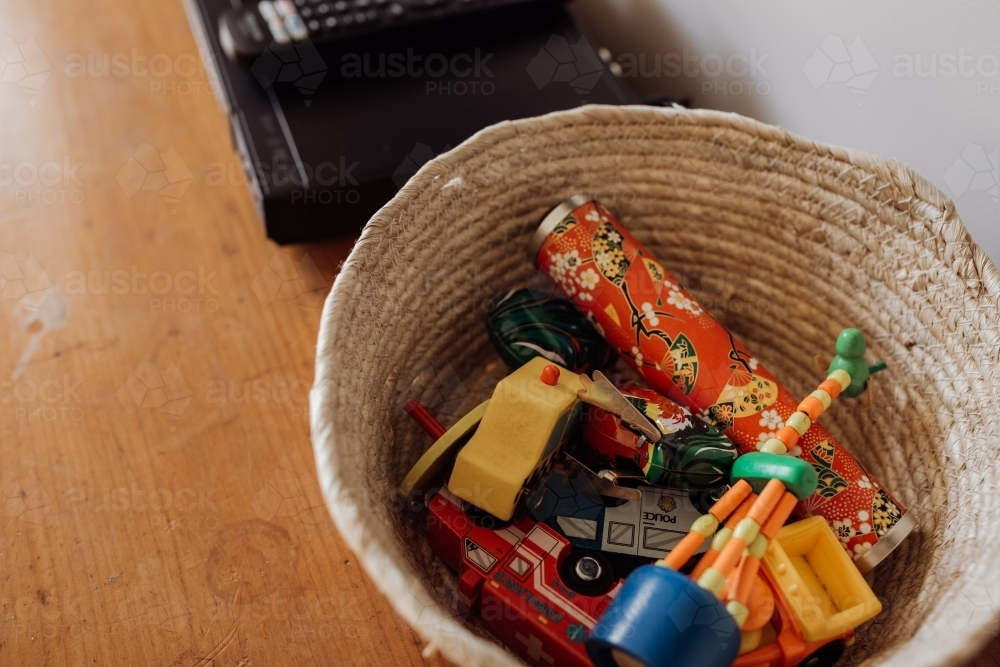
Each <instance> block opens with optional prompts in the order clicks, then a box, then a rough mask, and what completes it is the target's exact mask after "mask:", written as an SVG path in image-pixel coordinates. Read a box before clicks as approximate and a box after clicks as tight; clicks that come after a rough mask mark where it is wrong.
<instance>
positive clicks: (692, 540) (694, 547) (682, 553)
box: [663, 530, 705, 570]
mask: <svg viewBox="0 0 1000 667" xmlns="http://www.w3.org/2000/svg"><path fill="white" fill-rule="evenodd" d="M704 543H705V538H704V537H702V535H700V534H699V533H696V532H695V531H693V530H692V531H691V532H690V533H688V534H687V535H685V536H684V539H683V540H681V541H680V542H679V543H678V544H677V546H676V547H674V549H673V551H671V552H670V553H668V554H667V557H666V558H664V559H663V564H664V565H666V566H667V567H669V568H670V569H671V570H679V569H681V568H682V567H684V563H686V562H688V559H689V558H691V556H693V555H695V554H696V553H697V552H698V549H701V545H702V544H704Z"/></svg>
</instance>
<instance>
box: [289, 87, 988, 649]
mask: <svg viewBox="0 0 1000 667" xmlns="http://www.w3.org/2000/svg"><path fill="white" fill-rule="evenodd" d="M615 123H621V124H626V123H632V124H637V123H650V124H651V123H672V124H674V125H677V126H682V125H698V126H714V127H718V128H719V129H720V130H726V129H732V130H737V131H740V132H743V133H746V134H749V135H753V136H757V137H760V138H762V139H765V140H767V139H770V140H774V141H777V142H780V143H783V144H787V145H789V146H790V147H794V148H799V149H802V150H805V151H807V152H812V153H815V154H817V155H820V156H827V157H830V158H833V159H836V160H839V161H842V162H845V163H848V164H850V165H853V166H855V167H857V168H859V169H863V170H865V171H866V172H868V173H871V174H873V175H875V176H876V178H881V179H884V180H892V174H898V175H901V176H902V177H903V178H907V179H909V181H910V185H911V188H912V190H913V192H914V194H915V196H916V197H917V198H918V199H919V200H920V204H919V205H917V206H916V210H917V211H918V212H919V215H920V216H922V217H923V218H925V219H926V221H927V222H928V224H930V223H933V224H934V225H935V231H936V233H937V234H939V235H941V236H942V237H943V238H945V239H947V241H948V244H949V245H950V246H957V245H959V244H964V245H965V247H967V248H970V249H971V253H972V256H971V258H965V259H966V260H967V261H968V259H971V264H972V266H971V267H970V270H971V272H972V273H973V274H974V279H972V280H969V279H966V281H965V283H966V285H965V288H966V290H968V291H970V292H971V293H972V294H973V295H974V296H975V297H977V298H979V299H987V300H991V301H992V303H993V304H994V305H996V304H998V303H1000V271H998V270H997V267H996V266H995V265H994V263H993V262H992V260H991V259H990V258H989V257H988V256H987V255H986V253H985V252H984V251H983V250H982V249H981V248H980V247H979V246H978V245H977V244H976V243H975V242H974V241H973V240H972V238H971V236H970V235H969V233H968V230H967V229H966V227H965V225H964V223H963V222H962V221H961V219H960V218H959V216H958V215H957V213H956V212H955V206H954V203H953V202H952V201H951V199H950V198H949V197H948V196H947V195H946V194H944V193H943V192H942V191H941V190H940V189H939V188H937V187H936V186H935V185H933V184H932V183H931V182H930V181H928V180H927V179H926V178H924V177H923V176H921V175H920V174H918V173H916V172H915V171H913V170H912V169H911V168H910V167H908V166H906V165H903V164H900V163H899V162H897V161H896V160H887V159H885V158H881V157H878V156H875V155H872V154H870V153H866V152H864V151H860V150H857V149H853V148H847V147H842V146H836V145H831V144H825V143H820V142H816V141H813V140H810V139H807V138H804V137H802V136H800V135H798V134H796V133H793V132H791V131H789V130H786V129H784V128H782V127H780V126H775V125H769V124H766V123H762V122H760V121H757V120H755V119H752V118H748V117H746V116H742V115H739V114H736V113H731V112H722V111H714V110H691V109H684V108H682V107H678V106H676V105H675V106H674V107H672V108H662V107H648V106H639V105H635V106H609V105H587V106H583V107H579V108H576V109H572V110H567V111H556V112H552V113H548V114H545V115H542V116H536V117H533V118H526V119H520V120H513V121H503V122H500V123H497V124H494V125H491V126H488V127H486V128H483V129H482V130H479V131H478V132H476V133H475V134H474V135H472V136H471V137H469V138H468V139H466V140H465V141H463V142H462V143H461V144H459V145H458V146H456V147H455V148H453V149H451V150H450V151H447V152H446V153H442V154H441V155H439V156H437V157H435V158H434V159H432V160H430V161H429V162H427V163H426V164H424V165H423V166H422V167H421V168H420V169H419V170H418V171H417V173H416V174H415V175H414V176H413V177H411V178H410V180H409V181H408V182H407V183H406V184H405V185H404V186H403V188H402V189H400V190H399V192H398V193H397V194H396V195H395V196H394V197H393V198H392V199H391V200H390V201H389V202H387V203H386V204H384V205H383V206H382V207H381V208H380V209H379V210H378V211H377V212H376V213H375V214H374V215H373V216H372V218H371V219H370V221H369V222H368V223H367V225H365V227H364V229H363V230H362V232H361V235H360V237H359V239H358V241H357V242H356V244H355V245H354V247H353V248H352V250H351V253H350V255H349V256H348V258H347V260H346V261H345V262H344V264H343V266H342V268H341V270H340V272H339V273H338V275H337V276H336V278H335V280H334V284H333V288H332V289H331V291H330V294H329V295H328V297H327V299H326V302H325V304H324V307H323V311H322V315H321V320H320V329H319V335H318V343H317V353H316V366H315V379H314V384H313V387H312V389H311V390H310V400H309V403H310V426H311V437H312V442H313V448H314V455H315V459H316V469H317V475H318V478H319V482H320V488H321V490H322V492H323V496H324V499H325V502H326V504H327V508H328V510H329V512H330V514H331V516H332V518H333V521H334V523H335V524H336V526H337V529H338V531H339V532H340V535H341V537H342V538H343V539H344V541H345V542H346V543H347V545H348V546H349V547H350V548H351V550H352V551H353V552H354V553H355V554H356V556H357V558H358V560H359V561H360V563H361V565H362V567H364V569H365V571H366V572H367V573H368V575H369V576H370V577H371V579H372V582H373V583H374V584H375V586H376V588H377V589H378V590H379V592H380V593H382V594H383V595H384V596H386V597H388V598H389V599H390V600H391V601H392V602H393V606H394V607H395V609H396V612H397V613H398V614H400V616H401V617H402V618H403V619H404V620H405V621H406V622H407V624H408V625H409V626H410V627H411V628H413V629H414V631H416V632H417V634H418V635H420V636H421V638H422V639H424V640H425V641H427V642H428V646H427V648H426V649H425V651H424V655H425V656H427V655H429V654H431V653H433V652H435V651H440V652H441V653H443V654H444V655H445V657H447V658H449V659H450V660H452V661H455V662H456V663H457V664H463V665H466V664H467V665H473V664H475V665H478V664H484V665H485V664H503V665H510V666H511V667H513V666H515V665H519V664H521V663H520V662H519V661H518V660H517V659H516V658H513V657H512V656H511V655H510V654H509V653H507V652H506V651H504V650H503V649H501V648H500V647H499V646H498V645H496V644H495V643H493V642H489V641H487V640H485V639H482V638H479V637H476V636H475V635H473V634H472V633H471V632H469V631H468V630H467V629H465V628H464V627H463V626H462V624H460V623H457V622H456V621H454V619H453V618H452V616H451V615H449V614H447V613H445V612H444V611H443V610H441V609H438V608H437V606H438V605H437V603H436V602H434V601H433V600H432V598H431V597H430V595H429V594H428V593H427V592H426V590H424V589H423V586H422V585H419V581H418V579H417V577H416V576H415V574H414V573H413V571H412V569H411V568H409V567H407V566H405V565H404V566H401V565H400V564H399V563H397V562H395V561H393V560H391V559H390V558H388V557H387V556H386V554H385V553H384V551H383V550H382V549H381V547H380V546H379V545H378V543H377V540H376V539H375V538H373V536H372V535H371V533H370V531H368V530H367V529H366V527H365V525H364V523H363V522H362V521H358V520H356V518H355V516H354V515H352V514H345V513H344V512H343V511H342V508H343V506H342V504H340V503H339V502H338V499H339V498H340V495H341V493H342V492H343V490H344V481H345V479H346V478H345V477H344V471H343V470H342V469H341V468H340V467H339V466H338V465H337V464H336V462H335V461H334V456H333V453H334V452H335V448H336V438H337V435H336V433H335V432H334V430H333V419H332V417H331V416H330V415H329V410H324V407H325V402H326V400H327V397H328V396H329V394H330V392H331V390H332V388H333V387H335V386H336V379H337V369H336V368H335V367H334V365H333V364H331V363H328V359H329V358H330V357H331V356H332V355H331V352H332V350H333V348H334V347H335V345H336V341H337V338H338V336H337V331H338V324H337V323H338V320H339V319H340V317H341V314H342V313H343V312H345V311H346V310H348V309H349V308H350V307H351V305H352V298H351V295H350V291H351V290H350V289H349V286H350V285H351V284H352V283H353V282H354V281H355V279H356V277H357V275H358V273H359V272H360V269H361V266H362V264H363V262H364V257H365V255H367V254H368V253H367V252H366V251H367V250H368V249H369V248H373V247H375V246H377V245H378V244H380V243H383V242H384V239H385V229H386V228H387V227H388V226H389V225H390V224H392V222H393V220H394V219H396V218H398V217H400V215H401V214H403V213H404V212H405V211H406V210H407V209H408V208H409V207H410V206H411V205H412V203H413V202H414V201H415V200H416V199H417V198H418V196H419V195H420V194H421V193H423V192H425V191H426V190H427V189H428V188H431V187H434V184H435V183H436V182H438V181H439V180H440V179H441V178H443V177H445V176H446V175H448V173H449V170H450V169H451V168H452V167H453V166H455V165H460V164H462V163H463V162H464V161H465V160H467V159H468V158H471V157H473V156H475V155H477V154H478V153H480V152H481V151H483V150H484V149H488V148H489V147H491V146H494V145H496V144H498V143H500V142H502V141H505V140H508V139H513V138H517V137H519V136H522V135H533V134H543V133H545V132H546V131H548V130H551V129H555V128H566V127H570V126H574V125H588V124H602V125H605V124H615ZM957 260H958V258H956V257H954V256H952V257H951V261H947V260H946V261H947V264H948V266H949V268H954V265H955V263H956V261H957ZM996 560H997V563H998V564H1000V556H998V557H997V559H996ZM407 583H409V584H410V586H409V587H408V588H407V589H406V590H408V591H409V592H410V593H411V594H415V595H417V596H418V597H419V598H420V600H419V601H418V602H414V601H412V600H408V599H401V598H400V597H399V593H400V591H401V590H403V587H404V586H406V585H407ZM413 583H417V584H418V585H419V590H417V591H414V590H413V587H412V584H413ZM428 605H430V610H428ZM998 605H1000V603H998ZM442 630H444V631H447V632H448V633H449V637H450V639H451V641H450V642H449V644H448V645H447V646H444V645H439V643H440V636H439V635H440V632H441V631H442ZM988 633H989V630H988V628H985V629H980V630H979V631H977V632H971V633H969V634H968V635H967V638H968V639H969V641H968V642H966V643H965V648H964V649H961V648H960V649H953V650H951V651H950V652H948V653H947V654H941V655H939V656H935V657H936V659H937V660H939V661H940V664H953V663H954V662H956V661H961V660H965V659H969V658H971V657H973V656H975V655H976V654H977V653H978V652H979V650H980V648H981V646H982V645H983V644H984V643H985V640H986V635H987V634H988Z"/></svg>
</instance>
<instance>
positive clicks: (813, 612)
mask: <svg viewBox="0 0 1000 667" xmlns="http://www.w3.org/2000/svg"><path fill="white" fill-rule="evenodd" d="M764 566H765V567H766V568H767V569H768V570H769V572H770V573H771V575H772V576H773V579H774V582H775V585H776V586H777V588H778V590H779V591H780V592H781V594H782V595H784V597H785V600H787V602H788V605H789V607H791V609H792V612H793V613H794V615H795V618H796V620H798V622H799V625H800V626H801V628H802V636H803V637H804V638H805V639H806V641H810V642H821V641H825V640H827V639H831V638H833V637H837V636H840V635H843V634H845V633H847V632H849V631H851V630H853V629H854V628H856V627H858V626H859V625H861V624H862V623H864V622H865V621H868V620H870V619H872V618H874V617H875V616H877V615H878V614H879V612H881V611H882V603H880V602H879V601H878V598H876V597H875V595H874V593H872V591H871V589H870V588H869V587H868V584H866V583H865V580H864V579H863V578H862V577H861V573H860V572H858V569H857V568H856V567H854V563H852V562H851V558H850V556H848V555H847V552H845V551H844V548H843V547H842V546H841V545H840V541H839V540H838V539H837V536H836V535H835V534H834V533H833V530H831V529H830V526H829V525H828V524H827V523H826V520H825V519H823V518H822V517H818V516H814V517H810V518H808V519H805V520H803V521H797V522H795V523H793V524H790V525H788V526H785V527H784V528H782V529H781V530H780V531H778V535H777V536H776V537H775V539H774V540H773V541H772V542H771V545H770V546H769V547H768V550H767V552H766V553H765V554H764Z"/></svg>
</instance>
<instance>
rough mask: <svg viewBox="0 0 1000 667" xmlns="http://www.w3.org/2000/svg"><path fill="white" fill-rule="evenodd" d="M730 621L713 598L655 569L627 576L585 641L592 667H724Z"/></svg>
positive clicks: (732, 629) (732, 652) (732, 637)
mask: <svg viewBox="0 0 1000 667" xmlns="http://www.w3.org/2000/svg"><path fill="white" fill-rule="evenodd" d="M739 649H740V630H739V628H738V627H736V621H734V620H733V617H732V616H731V615H730V614H729V612H728V611H726V608H725V607H723V606H722V603H721V602H719V601H718V600H717V599H716V598H715V596H714V595H712V594H711V593H709V592H708V591H706V590H705V589H703V588H701V587H699V586H698V585H697V584H696V583H695V582H693V581H691V579H689V578H688V577H686V576H685V575H683V574H681V573H680V572H675V571H673V570H669V569H667V568H665V567H659V566H657V565H645V566H643V567H640V568H639V569H638V570H636V571H635V572H633V573H632V574H630V575H629V577H628V579H626V580H625V583H624V584H623V585H622V587H621V588H619V589H618V593H617V594H616V595H615V599H614V600H612V601H611V604H610V605H608V608H607V609H605V610H604V613H603V614H601V618H600V620H598V622H597V625H595V626H594V629H593V630H592V631H591V633H590V638H589V639H587V655H589V656H590V660H591V662H593V664H594V667H636V666H639V665H644V666H645V667H662V666H663V665H698V666H699V667H729V666H730V665H732V664H733V660H735V659H736V654H737V652H738V651H739Z"/></svg>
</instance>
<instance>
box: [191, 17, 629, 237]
mask: <svg viewBox="0 0 1000 667" xmlns="http://www.w3.org/2000/svg"><path fill="white" fill-rule="evenodd" d="M185 2H186V6H187V8H188V12H189V17H190V19H191V24H192V26H193V28H194V30H195V33H196V37H197V38H198V41H199V47H200V48H201V50H202V53H203V59H204V60H205V61H206V64H207V65H208V69H209V70H210V72H211V73H212V75H213V78H214V83H215V84H216V86H215V87H216V90H217V91H218V93H219V100H220V104H221V105H222V106H223V107H224V109H225V110H226V111H227V112H228V114H229V117H230V126H231V129H232V137H233V143H234V146H235V148H236V150H237V152H238V153H239V155H240V158H241V161H242V163H243V169H244V171H245V173H246V180H247V185H248V187H249V188H250V191H251V193H252V195H253V197H254V200H255V203H256V205H257V208H258V211H259V213H260V216H261V219H262V222H263V224H264V227H265V229H266V231H267V235H268V236H269V237H271V238H272V239H274V240H275V241H277V242H279V243H297V242H303V241H310V240H316V239H321V238H326V237H331V236H337V235H344V234H353V233H357V231H358V230H359V229H360V228H361V227H362V226H363V225H364V223H365V222H367V221H368V220H369V218H370V217H371V216H372V214H374V213H375V211H377V210H378V209H379V208H380V207H381V206H382V205H383V204H385V203H386V202H387V201H388V200H389V199H390V198H391V197H392V196H393V195H394V194H395V193H396V191H397V190H398V189H399V188H400V187H402V186H403V184H404V183H405V182H406V180H407V179H408V178H409V177H410V176H411V175H413V174H414V173H415V172H416V170H417V169H418V168H419V167H420V166H421V165H422V164H423V163H424V162H426V161H427V160H429V159H430V158H432V157H434V156H435V155H437V154H440V153H441V152H443V151H445V150H447V149H450V148H452V147H454V146H456V145H458V144H459V143H461V142H462V141H463V140H465V139H466V138H468V137H470V136H471V135H472V134H474V133H475V132H476V131H478V130H480V129H482V128H483V127H486V126H487V125H491V124H493V123H497V122H500V121H503V120H514V119H518V118H526V117H530V116H537V115H541V114H544V113H548V112H551V111H558V110H562V109H569V108H573V107H577V106H580V105H583V104H587V103H603V104H631V103H635V102H636V98H635V97H634V96H633V94H632V93H631V92H630V91H629V90H628V89H627V88H626V87H625V86H624V85H622V82H621V81H620V80H619V79H617V78H616V77H615V76H614V75H613V74H612V72H611V71H610V70H609V69H608V67H607V65H606V64H605V63H604V62H603V61H602V60H601V58H599V57H598V51H597V50H595V48H593V47H592V46H591V45H590V43H588V42H587V40H586V39H585V38H584V37H583V36H582V35H581V33H580V31H579V30H578V29H577V27H576V25H575V24H574V22H573V21H572V19H571V18H570V17H569V16H568V14H566V12H565V10H564V8H563V7H562V6H561V5H560V4H558V3H552V2H537V1H536V2H529V3H522V4H515V5H505V6H501V7H496V8H494V9H491V10H488V11H477V12H471V13H469V14H463V15H460V16H451V17H447V16H446V17H442V18H438V19H437V20H434V21H427V22H424V23H421V24H420V25H419V26H410V27H405V26H403V27H397V28H386V29H383V30H380V31H378V32H373V33H370V34H367V35H364V36H361V37H351V38H347V39H342V40H340V41H336V42H331V43H326V44H323V45H320V46H316V45H314V44H313V43H312V42H311V40H308V39H307V40H303V41H302V42H298V43H294V44H284V45H283V44H274V45H272V46H269V47H268V48H266V49H265V50H264V51H263V53H262V54H261V55H260V56H259V57H257V58H256V59H254V60H253V62H251V63H250V64H249V66H246V65H241V64H237V63H235V62H233V61H231V60H230V59H229V58H228V57H227V56H226V55H225V53H224V51H223V48H222V45H221V43H220V41H219V33H218V30H217V26H218V25H219V18H220V16H222V15H223V14H224V13H225V12H226V11H228V10H229V9H231V8H232V4H231V3H230V1H229V0H185Z"/></svg>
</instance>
